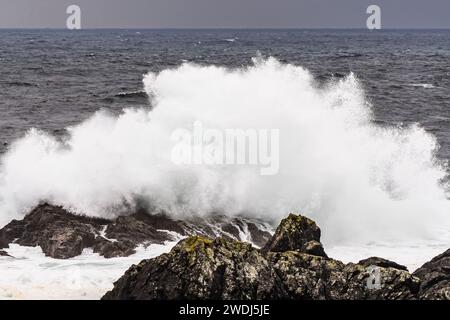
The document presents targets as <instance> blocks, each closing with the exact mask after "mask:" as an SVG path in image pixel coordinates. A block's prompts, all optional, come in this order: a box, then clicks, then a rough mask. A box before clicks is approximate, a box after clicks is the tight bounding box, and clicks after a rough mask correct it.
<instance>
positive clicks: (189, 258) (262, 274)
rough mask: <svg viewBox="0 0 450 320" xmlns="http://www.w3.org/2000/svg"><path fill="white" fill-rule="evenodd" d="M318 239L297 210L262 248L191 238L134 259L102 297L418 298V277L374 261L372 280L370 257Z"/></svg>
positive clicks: (316, 230)
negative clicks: (332, 253)
mask: <svg viewBox="0 0 450 320" xmlns="http://www.w3.org/2000/svg"><path fill="white" fill-rule="evenodd" d="M319 240H320V229H319V228H318V227H317V225H316V224H315V223H314V222H313V221H312V220H309V219H307V218H305V217H302V216H295V215H290V216H289V217H288V218H287V219H285V220H283V221H282V222H281V224H280V227H278V229H277V231H276V232H275V235H274V236H273V238H272V239H271V240H270V241H269V242H268V244H267V245H266V246H265V247H264V248H263V249H262V250H258V249H256V248H254V247H252V246H251V245H250V244H247V243H242V242H239V241H235V240H231V239H225V238H216V239H211V238H208V237H198V236H197V237H189V238H187V239H185V240H182V241H181V242H179V243H178V244H177V245H176V246H175V247H174V248H173V249H172V251H171V252H169V253H167V254H163V255H161V256H159V257H156V258H154V259H150V260H144V261H142V262H141V263H139V264H138V265H134V266H132V267H131V268H130V269H129V270H128V271H127V272H126V273H125V274H124V275H123V276H122V277H121V278H120V279H119V280H118V281H117V282H116V283H115V284H114V288H113V290H111V291H110V292H108V293H106V295H105V296H104V297H103V299H232V300H234V299H251V300H254V299H257V300H258V299H415V298H416V297H417V292H418V290H419V279H418V278H416V277H414V276H412V275H411V274H409V273H408V272H407V271H405V270H401V269H399V268H398V267H395V268H394V267H392V264H389V263H388V264H389V265H386V267H383V266H378V267H377V268H378V269H377V275H379V281H378V282H377V283H376V285H371V284H372V282H371V281H372V278H371V277H373V269H372V268H373V267H374V266H373V265H372V264H371V265H370V266H366V265H365V264H364V263H363V264H353V263H349V264H344V263H342V262H340V261H337V260H334V259H330V258H328V257H326V255H325V253H324V252H323V251H322V249H323V247H322V245H321V244H320V242H319ZM273 250H276V251H275V252H274V251H273ZM304 251H311V252H310V253H305V252H304ZM386 261H387V260H385V261H383V262H386ZM373 262H380V263H381V260H379V261H378V260H377V261H375V260H373Z"/></svg>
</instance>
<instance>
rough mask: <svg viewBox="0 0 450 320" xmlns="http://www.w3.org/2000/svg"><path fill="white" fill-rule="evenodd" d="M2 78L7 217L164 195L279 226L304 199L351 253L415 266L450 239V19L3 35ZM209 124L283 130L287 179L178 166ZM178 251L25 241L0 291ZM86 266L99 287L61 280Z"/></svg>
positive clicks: (173, 202) (302, 207) (337, 248)
mask: <svg viewBox="0 0 450 320" xmlns="http://www.w3.org/2000/svg"><path fill="white" fill-rule="evenodd" d="M0 74H1V78H0V227H1V226H3V225H5V224H6V223H8V222H9V221H10V220H11V219H20V218H21V217H23V215H24V214H25V213H26V212H27V211H28V210H29V209H30V208H32V207H33V206H34V205H36V204H37V203H39V201H41V200H49V201H52V202H54V203H56V204H61V205H64V206H65V207H67V208H70V209H73V210H75V211H78V212H80V213H85V214H88V215H93V216H103V217H113V216H116V215H117V214H122V213H124V212H125V211H126V210H129V209H130V207H133V205H135V204H136V203H139V204H142V203H151V204H152V206H156V207H159V208H161V209H163V210H165V211H167V212H169V213H171V214H173V215H174V216H175V217H177V218H184V217H189V216H192V215H207V214H214V213H215V212H219V213H222V214H228V215H248V216H252V217H256V218H258V219H263V220H266V221H268V222H270V223H272V224H273V225H274V226H275V225H276V224H277V223H278V222H279V220H280V219H281V218H283V217H285V216H286V215H287V214H288V213H289V212H291V211H294V212H300V213H303V214H305V215H307V216H309V217H311V218H313V219H314V220H316V221H317V222H318V225H319V226H321V228H322V235H323V242H324V244H325V250H326V251H327V253H328V255H329V256H331V257H333V258H337V259H342V260H343V261H345V262H349V261H357V260H359V259H363V258H367V257H368V256H382V257H385V258H388V259H392V260H394V261H396V262H399V263H403V264H405V265H407V266H408V267H409V269H410V270H411V271H413V270H414V269H416V268H417V267H419V266H420V265H421V264H423V263H424V262H426V261H428V260H429V259H430V258H432V257H434V256H435V255H437V254H439V253H442V252H443V251H444V250H446V249H448V247H450V245H449V244H450V217H449V216H448V215H449V214H450V202H449V192H448V191H449V188H448V181H449V180H448V166H447V162H448V160H449V159H450V31H449V30H377V31H376V32H373V31H369V30H78V31H67V30H0ZM198 120H200V121H202V123H204V124H205V125H207V126H209V127H211V128H218V129H226V128H243V129H248V128H275V129H279V130H280V159H279V160H280V172H279V174H277V175H275V176H270V177H263V176H261V175H259V173H258V172H259V171H256V170H253V169H254V168H248V167H246V166H243V167H240V166H228V167H227V166H220V167H211V166H194V167H190V166H187V167H178V166H175V165H174V164H173V163H171V162H170V160H169V159H170V157H169V156H168V154H169V153H170V141H171V139H170V136H171V133H173V131H174V130H176V129H178V128H188V127H189V126H190V125H192V123H193V122H194V121H198ZM171 246H173V243H171V244H168V246H167V247H165V248H161V247H158V248H156V249H155V250H156V251H155V252H150V251H151V250H150V251H145V250H141V251H139V254H137V255H136V256H134V257H131V258H130V259H128V260H126V259H115V260H114V259H112V260H106V259H103V258H101V257H98V256H96V255H94V254H93V253H92V252H86V253H85V254H84V255H83V256H81V257H79V258H75V260H71V261H69V262H57V261H53V259H51V258H45V257H43V256H42V254H41V253H40V252H39V250H34V249H35V248H34V249H27V248H22V247H20V246H14V247H13V248H11V249H10V251H9V252H10V254H11V255H16V256H19V257H21V260H20V261H15V262H14V263H11V262H8V261H7V260H6V259H8V258H0V269H1V270H4V271H5V272H7V274H9V275H10V276H9V277H8V279H9V280H8V281H7V282H5V283H2V282H1V281H3V280H0V296H1V297H3V298H17V297H25V298H27V297H28V298H33V297H37V296H41V297H49V298H52V297H53V296H52V295H51V294H52V292H53V293H55V292H58V295H59V296H60V297H67V298H74V297H76V298H83V297H86V298H99V297H100V296H101V293H102V292H104V291H105V289H109V288H111V285H112V281H113V280H114V277H117V276H118V275H120V273H122V272H123V271H124V270H125V269H126V266H127V265H128V263H131V261H133V263H135V262H138V261H139V260H140V259H142V258H144V257H151V256H154V255H155V254H157V253H158V254H159V253H161V252H164V251H167V250H168V249H169V248H170V247H171ZM71 266H73V267H74V268H81V270H84V271H82V272H84V273H83V274H84V275H85V278H86V282H85V284H86V285H87V286H85V287H83V288H85V289H83V290H84V291H83V290H82V291H83V292H81V291H80V290H79V288H75V289H70V290H69V289H67V286H66V285H64V284H62V281H64V278H65V277H66V275H67V272H69V271H70V270H73V269H71ZM93 266H94V267H93ZM95 266H99V267H98V268H97V267H95ZM108 266H109V267H110V269H109V270H110V272H109V273H101V272H99V270H103V269H102V268H106V269H107V268H108ZM25 270H35V271H36V272H29V271H25ZM52 270H60V271H61V272H59V273H58V272H56V273H53V271H52ZM68 270H69V271H68ZM77 270H78V269H77ZM37 271H39V272H37ZM25 273H26V276H25V275H24V274H25ZM39 274H46V275H47V276H48V277H47V276H46V277H47V278H48V279H49V282H48V284H47V285H48V286H46V284H43V283H42V278H39V277H37V276H36V275H39ZM82 277H83V276H82ZM44 278H45V277H44ZM47 278H46V279H47ZM15 283H18V284H20V285H15ZM30 283H31V286H33V288H34V289H33V290H29V288H30V285H29V284H30ZM50 287H51V288H52V289H51V290H49V288H50ZM55 288H59V289H55ZM2 290H3V291H2Z"/></svg>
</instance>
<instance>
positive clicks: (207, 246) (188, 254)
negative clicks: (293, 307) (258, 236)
mask: <svg viewBox="0 0 450 320" xmlns="http://www.w3.org/2000/svg"><path fill="white" fill-rule="evenodd" d="M276 285H277V283H276V275H275V274H274V271H273V270H272V269H271V268H270V267H269V265H268V262H267V260H266V259H265V258H264V257H263V256H262V255H261V254H260V252H259V250H257V249H255V248H253V247H252V246H251V245H250V244H248V243H242V242H238V241H234V240H225V239H223V238H217V239H215V240H212V239H209V238H204V237H199V236H195V237H190V238H187V239H186V240H182V241H181V242H180V243H179V244H178V245H177V246H176V247H174V249H173V250H172V251H171V252H170V253H169V254H163V255H161V256H159V257H157V258H155V259H152V260H148V261H143V262H141V263H140V264H139V265H136V266H132V267H131V268H130V269H129V270H128V271H127V272H126V274H125V275H124V276H123V277H122V278H121V279H119V281H117V282H116V283H115V287H114V290H112V291H110V292H108V293H107V294H106V295H105V297H104V299H255V298H256V299H269V298H273V297H276V296H277V291H278V290H279V288H277V287H276ZM279 295H280V296H282V295H281V294H279Z"/></svg>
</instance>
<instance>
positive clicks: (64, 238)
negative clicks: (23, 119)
mask: <svg viewBox="0 0 450 320" xmlns="http://www.w3.org/2000/svg"><path fill="white" fill-rule="evenodd" d="M226 225H228V226H229V227H233V228H235V229H236V232H235V233H234V234H232V233H230V232H227V231H226V228H225V226H226ZM244 233H245V234H246V236H248V238H249V239H248V240H249V241H252V242H253V239H254V240H255V242H254V244H255V245H262V244H263V243H261V242H263V241H264V243H265V241H267V239H269V238H270V236H271V234H270V233H269V232H267V231H265V230H264V228H263V226H262V224H261V225H259V226H257V225H256V224H255V223H253V222H250V221H248V220H246V219H243V218H233V219H230V218H226V217H223V216H216V217H214V219H213V218H210V219H209V220H208V219H202V220H200V219H198V221H192V222H185V221H180V220H174V219H171V218H170V217H168V216H167V215H164V214H162V213H158V214H149V213H147V212H145V211H143V210H141V211H138V212H135V213H133V214H130V215H125V216H120V217H118V218H116V219H115V220H108V219H101V218H91V217H86V216H82V215H76V214H73V213H71V212H69V211H67V210H65V209H64V208H62V207H58V206H54V205H51V204H48V203H44V204H41V205H39V206H37V207H36V208H35V209H33V210H32V211H31V212H30V213H29V214H28V215H26V216H25V217H24V219H23V220H20V221H18V220H13V221H11V222H10V223H9V224H8V225H6V226H5V227H4V228H3V229H1V230H0V248H7V247H8V246H9V244H10V243H17V244H19V245H22V246H40V247H41V248H42V250H43V252H44V253H45V255H47V256H50V257H53V258H57V259H67V258H72V257H75V256H78V255H80V254H81V253H82V252H83V250H84V249H86V248H92V249H93V251H94V252H96V253H98V254H100V255H102V256H104V257H106V258H111V257H117V256H129V255H131V254H133V253H135V249H136V247H138V246H139V245H149V244H163V243H164V242H166V241H175V240H177V239H179V238H182V237H186V236H188V235H195V234H199V235H203V236H210V237H216V236H224V237H228V238H230V239H240V237H241V234H244Z"/></svg>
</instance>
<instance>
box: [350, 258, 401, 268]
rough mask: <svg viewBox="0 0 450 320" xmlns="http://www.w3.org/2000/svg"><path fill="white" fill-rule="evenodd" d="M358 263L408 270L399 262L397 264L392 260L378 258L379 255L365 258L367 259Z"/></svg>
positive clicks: (367, 265) (366, 265)
mask: <svg viewBox="0 0 450 320" xmlns="http://www.w3.org/2000/svg"><path fill="white" fill-rule="evenodd" d="M358 264H360V265H362V266H365V267H370V266H378V267H382V268H394V269H398V270H403V271H408V268H407V267H405V266H402V265H401V264H398V263H396V262H394V261H390V260H386V259H383V258H379V257H371V258H367V259H364V260H361V261H360V262H358Z"/></svg>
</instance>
